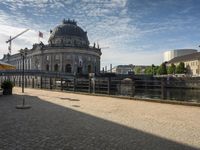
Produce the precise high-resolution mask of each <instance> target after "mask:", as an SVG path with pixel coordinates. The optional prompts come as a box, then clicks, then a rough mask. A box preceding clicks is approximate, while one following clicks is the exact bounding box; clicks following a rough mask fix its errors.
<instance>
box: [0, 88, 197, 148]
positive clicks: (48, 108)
mask: <svg viewBox="0 0 200 150" xmlns="http://www.w3.org/2000/svg"><path fill="white" fill-rule="evenodd" d="M25 99H26V103H27V104H29V105H31V108H30V109H27V110H21V109H16V108H15V106H16V105H18V104H21V103H22V95H21V89H20V88H14V94H13V95H12V96H0V150H75V149H77V150H79V149H83V150H190V149H191V150H192V149H194V150H197V149H200V107H194V106H182V105H171V104H161V103H153V102H144V101H135V100H127V99H118V98H111V97H100V96H91V95H81V94H74V93H64V92H55V91H46V90H36V89H25Z"/></svg>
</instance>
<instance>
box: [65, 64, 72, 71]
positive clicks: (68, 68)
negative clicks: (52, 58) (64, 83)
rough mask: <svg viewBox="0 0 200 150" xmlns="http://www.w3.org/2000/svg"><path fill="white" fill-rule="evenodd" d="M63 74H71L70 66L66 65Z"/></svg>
mask: <svg viewBox="0 0 200 150" xmlns="http://www.w3.org/2000/svg"><path fill="white" fill-rule="evenodd" d="M65 72H67V73H71V72H72V67H71V65H70V64H67V65H66V66H65Z"/></svg>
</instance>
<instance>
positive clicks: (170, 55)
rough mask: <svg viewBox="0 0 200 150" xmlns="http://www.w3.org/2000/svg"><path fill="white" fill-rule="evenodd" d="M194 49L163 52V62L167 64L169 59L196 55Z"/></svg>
mask: <svg viewBox="0 0 200 150" xmlns="http://www.w3.org/2000/svg"><path fill="white" fill-rule="evenodd" d="M196 52H197V50H196V49H176V50H171V51H166V52H164V62H168V61H170V60H171V59H173V58H175V57H179V56H184V55H188V54H192V53H196Z"/></svg>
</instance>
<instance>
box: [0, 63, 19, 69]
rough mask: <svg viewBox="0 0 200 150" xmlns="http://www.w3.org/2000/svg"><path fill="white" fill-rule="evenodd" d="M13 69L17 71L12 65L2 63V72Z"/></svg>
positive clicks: (0, 66) (0, 65) (0, 67)
mask: <svg viewBox="0 0 200 150" xmlns="http://www.w3.org/2000/svg"><path fill="white" fill-rule="evenodd" d="M12 69H16V67H15V66H13V65H11V64H8V63H4V62H2V61H0V70H12Z"/></svg>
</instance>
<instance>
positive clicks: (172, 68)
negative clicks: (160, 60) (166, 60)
mask: <svg viewBox="0 0 200 150" xmlns="http://www.w3.org/2000/svg"><path fill="white" fill-rule="evenodd" d="M175 72H176V66H175V65H174V64H173V63H172V64H171V66H169V67H168V69H167V73H168V74H174V73H175Z"/></svg>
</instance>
